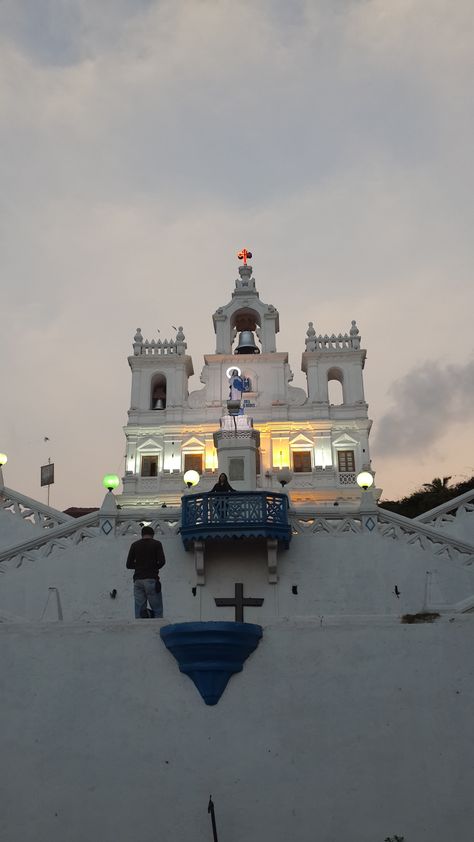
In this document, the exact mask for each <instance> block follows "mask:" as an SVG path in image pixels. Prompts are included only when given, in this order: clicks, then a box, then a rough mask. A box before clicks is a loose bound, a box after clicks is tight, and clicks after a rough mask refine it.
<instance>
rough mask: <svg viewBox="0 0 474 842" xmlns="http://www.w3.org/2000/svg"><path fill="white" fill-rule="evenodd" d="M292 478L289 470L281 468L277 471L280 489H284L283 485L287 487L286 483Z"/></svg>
mask: <svg viewBox="0 0 474 842" xmlns="http://www.w3.org/2000/svg"><path fill="white" fill-rule="evenodd" d="M292 476H293V474H292V473H291V471H290V469H289V468H281V469H280V470H279V471H278V474H277V478H278V482H279V483H280V485H281V487H282V488H284V487H285V485H287V483H289V482H290V480H291V477H292Z"/></svg>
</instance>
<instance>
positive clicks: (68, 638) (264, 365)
mask: <svg viewBox="0 0 474 842" xmlns="http://www.w3.org/2000/svg"><path fill="white" fill-rule="evenodd" d="M239 256H241V257H242V259H243V264H242V265H240V267H239V271H238V278H237V280H236V281H235V285H234V289H233V290H232V292H231V297H230V301H229V302H228V303H227V304H225V305H223V306H219V307H218V308H217V310H216V311H215V312H214V314H213V316H212V322H213V328H214V334H215V347H214V351H213V352H212V353H209V354H205V356H204V364H203V366H202V371H201V375H200V380H201V383H202V388H200V389H198V390H196V391H191V392H190V391H189V388H188V383H189V378H190V377H191V376H192V375H193V373H194V368H193V361H192V359H191V356H190V355H189V354H188V353H187V351H188V348H187V343H186V337H185V333H184V330H183V328H182V327H179V329H178V331H177V332H176V336H175V337H174V338H172V339H169V340H164V341H162V340H160V339H158V338H152V339H145V338H144V337H143V335H142V332H141V329H139V328H138V329H137V330H136V333H135V335H134V338H133V347H132V353H131V355H130V356H129V358H128V363H129V366H130V368H131V372H132V378H131V401H130V408H129V411H128V421H127V424H126V426H125V428H124V433H125V439H126V460H125V471H124V476H123V478H122V492H121V493H118V491H114V490H110V491H108V492H107V493H106V495H105V498H104V502H103V504H102V507H101V509H100V510H98V511H94V512H91V513H90V514H86V515H84V516H82V517H79V518H74V517H71V516H70V515H68V514H65V513H63V512H60V511H57V510H55V509H53V508H51V507H49V506H46V505H43V504H42V503H40V502H38V501H36V500H33V499H31V498H29V497H26V496H25V495H23V494H22V493H21V492H19V491H16V490H13V489H12V488H10V487H9V486H8V464H6V465H4V467H3V473H2V469H1V468H0V635H1V656H2V657H1V670H0V676H1V678H0V682H1V693H0V699H1V705H2V708H1V709H2V723H3V728H2V729H1V741H0V758H1V760H0V764H1V769H2V772H3V787H2V789H3V798H2V802H3V803H2V806H1V808H0V838H1V839H2V840H5V842H20V840H21V842H43V841H44V842H46V840H47V842H84V840H87V842H99V840H100V842H137V841H138V840H140V842H156V840H159V842H216V840H219V842H244V840H245V842H346V840H347V842H349V840H350V842H386V840H390V842H399V840H403V842H444V841H445V840H450V842H451V840H452V842H458V840H459V842H461V840H467V839H471V838H472V836H473V829H472V828H473V827H474V807H473V806H472V804H473V799H472V787H473V785H474V760H473V750H472V743H473V736H474V734H473V730H474V729H473V725H472V721H473V716H472V708H473V695H474V671H473V668H472V650H473V646H474V618H473V616H472V614H473V612H474V570H473V562H474V492H469V493H468V494H465V495H463V496H462V497H459V498H457V499H456V500H451V501H450V502H449V503H447V504H446V505H444V506H440V507H439V508H437V509H435V510H433V511H431V512H427V513H426V514H424V515H422V516H420V517H418V518H417V519H415V520H409V519H407V518H404V517H402V516H400V515H396V514H393V513H391V512H389V511H387V510H385V509H381V508H380V507H379V506H378V504H377V501H378V499H379V497H380V493H381V490H380V489H379V488H377V487H376V483H374V477H375V470H374V466H373V465H372V462H371V458H370V445H369V434H370V429H371V424H372V422H371V420H370V419H369V416H368V405H367V402H366V399H365V394H364V382H363V372H364V366H365V361H366V351H365V350H364V349H363V347H362V340H361V335H360V333H359V328H358V326H357V324H356V321H355V320H353V321H352V322H351V324H350V325H340V324H336V325H334V328H335V329H336V330H338V331H342V332H339V333H337V334H335V333H329V334H328V333H326V332H324V331H325V330H326V329H329V330H332V329H333V328H332V326H318V327H320V328H321V327H322V330H323V332H322V333H317V331H316V329H315V327H314V325H313V323H312V322H310V323H309V326H308V327H307V329H306V327H305V325H303V324H302V337H304V331H305V329H306V338H305V339H304V342H302V357H301V369H302V371H303V372H304V373H305V375H306V388H305V389H302V388H296V387H294V386H292V385H291V382H292V379H293V374H292V370H291V368H290V363H289V359H288V354H287V353H286V352H284V351H282V350H279V349H278V333H279V318H280V316H279V313H278V310H277V309H276V307H275V306H274V305H273V304H265V303H264V302H263V301H262V300H261V298H260V294H259V291H258V290H257V286H256V281H255V278H254V277H253V274H252V267H251V266H250V265H249V263H248V262H247V260H248V258H250V257H251V255H250V254H249V253H248V252H246V251H245V250H243V252H241V253H240V255H239ZM262 286H263V288H264V286H265V284H263V285H262ZM308 315H309V316H310V315H311V314H308ZM355 315H356V314H355ZM188 316H189V318H191V316H192V314H191V313H190V314H188ZM124 376H126V373H125V369H124ZM3 462H5V459H4V460H3ZM222 473H225V474H226V475H227V477H228V480H229V483H230V485H231V487H232V491H231V492H228V493H226V494H215V493H214V492H213V491H212V489H213V487H214V486H215V484H216V482H217V480H218V477H219V475H220V474H222ZM108 482H109V486H110V488H111V489H113V488H114V486H115V484H116V483H115V481H114V478H113V477H111V478H110V480H109V481H108ZM106 484H107V482H106ZM143 525H151V526H152V527H153V529H154V530H155V538H158V539H159V540H160V541H161V542H162V545H163V548H164V552H165V556H166V566H165V567H164V568H163V570H162V577H161V578H162V584H163V599H164V618H163V619H138V620H135V619H133V598H132V582H131V571H130V570H126V568H125V559H126V557H127V553H128V550H129V547H130V544H131V543H132V541H134V540H136V539H137V538H138V537H139V536H140V532H141V528H142V527H143ZM210 795H212V803H213V809H214V811H215V812H214V813H212V812H211V813H209V812H208V803H209V796H210Z"/></svg>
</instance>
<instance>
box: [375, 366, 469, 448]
mask: <svg viewBox="0 0 474 842" xmlns="http://www.w3.org/2000/svg"><path fill="white" fill-rule="evenodd" d="M390 394H391V396H392V398H393V399H394V402H395V405H394V406H393V407H392V408H391V409H389V411H388V412H387V413H386V414H385V415H383V417H382V419H381V420H380V421H379V424H378V432H377V435H376V438H375V446H374V452H377V453H380V454H385V455H387V456H389V457H390V458H399V457H400V456H401V457H404V456H405V455H409V454H413V453H420V451H425V452H426V450H428V449H429V448H430V447H431V446H432V445H434V444H435V443H436V442H437V441H438V440H439V439H440V438H441V437H442V436H443V435H444V434H445V432H446V429H447V427H448V426H450V425H452V424H456V423H458V424H459V423H463V422H465V421H466V418H469V420H470V419H471V418H472V412H473V410H474V360H471V361H470V362H468V363H466V364H464V365H445V366H443V365H441V363H439V362H426V363H424V364H423V365H421V366H418V367H417V368H414V369H412V370H411V371H409V372H408V373H407V374H406V375H405V376H404V377H403V378H401V379H400V380H398V381H397V382H396V383H394V385H393V386H392V388H391V389H390Z"/></svg>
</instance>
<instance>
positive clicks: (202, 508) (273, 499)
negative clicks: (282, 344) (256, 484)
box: [181, 491, 291, 547]
mask: <svg viewBox="0 0 474 842" xmlns="http://www.w3.org/2000/svg"><path fill="white" fill-rule="evenodd" d="M181 518H182V519H181V537H182V539H183V542H184V545H185V547H188V546H189V545H190V544H191V542H192V541H203V540H206V539H209V538H276V539H277V540H278V541H280V542H281V543H283V544H284V545H285V546H288V544H289V542H290V540H291V528H290V525H289V523H288V498H287V496H286V494H275V493H274V492H273V491H235V492H234V493H233V494H213V493H212V492H207V493H203V494H188V495H187V496H185V497H183V498H182V515H181Z"/></svg>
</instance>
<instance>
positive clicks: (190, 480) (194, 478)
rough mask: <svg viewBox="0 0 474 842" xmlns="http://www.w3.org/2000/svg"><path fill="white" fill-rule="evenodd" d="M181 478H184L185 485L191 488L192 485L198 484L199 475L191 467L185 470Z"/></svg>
mask: <svg viewBox="0 0 474 842" xmlns="http://www.w3.org/2000/svg"><path fill="white" fill-rule="evenodd" d="M183 479H184V481H185V483H186V485H187V486H188V488H192V486H193V485H197V484H198V482H199V480H200V476H199V474H198V472H197V471H194V470H193V469H191V470H190V471H186V473H185V475H184V477H183Z"/></svg>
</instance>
